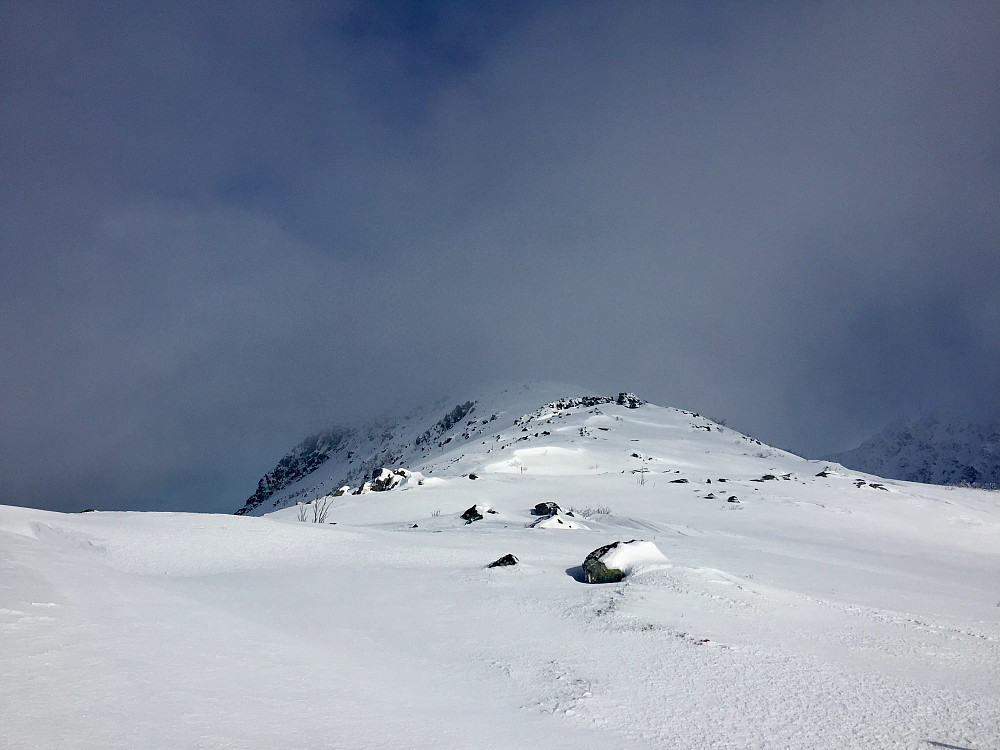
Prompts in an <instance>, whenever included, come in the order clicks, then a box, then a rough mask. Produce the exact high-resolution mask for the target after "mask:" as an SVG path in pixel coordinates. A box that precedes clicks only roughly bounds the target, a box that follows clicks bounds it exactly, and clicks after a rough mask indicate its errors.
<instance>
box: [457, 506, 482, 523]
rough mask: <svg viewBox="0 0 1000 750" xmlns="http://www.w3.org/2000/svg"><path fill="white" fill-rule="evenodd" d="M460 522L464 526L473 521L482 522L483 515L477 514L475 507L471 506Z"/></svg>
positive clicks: (477, 510) (477, 509)
mask: <svg viewBox="0 0 1000 750" xmlns="http://www.w3.org/2000/svg"><path fill="white" fill-rule="evenodd" d="M462 520H464V521H465V523H466V524H470V523H472V522H473V521H482V520H483V514H482V513H480V512H479V508H478V507H477V506H475V505H473V506H472V507H471V508H469V509H468V510H467V511H465V513H463V514H462Z"/></svg>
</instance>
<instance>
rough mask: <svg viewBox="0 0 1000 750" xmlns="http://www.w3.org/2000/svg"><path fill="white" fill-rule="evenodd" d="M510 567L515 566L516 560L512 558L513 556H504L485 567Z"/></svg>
mask: <svg viewBox="0 0 1000 750" xmlns="http://www.w3.org/2000/svg"><path fill="white" fill-rule="evenodd" d="M510 565H517V558H516V557H514V556H513V555H504V556H503V557H501V558H500V559H498V560H494V561H493V562H491V563H490V564H489V565H487V566H486V567H487V568H506V567H508V566H510Z"/></svg>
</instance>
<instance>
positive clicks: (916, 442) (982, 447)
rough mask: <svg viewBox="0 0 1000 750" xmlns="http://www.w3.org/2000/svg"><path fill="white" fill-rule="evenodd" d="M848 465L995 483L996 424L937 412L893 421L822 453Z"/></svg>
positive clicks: (936, 479)
mask: <svg viewBox="0 0 1000 750" xmlns="http://www.w3.org/2000/svg"><path fill="white" fill-rule="evenodd" d="M826 458H827V459H828V460H830V461H836V462H837V463H839V464H843V465H844V466H847V467H849V468H851V469H856V470H857V471H863V472H866V473H868V474H876V475H878V476H881V477H887V478H891V479H902V480H904V481H908V482H923V483H925V484H960V483H970V484H975V485H981V486H989V485H996V484H1000V423H996V422H993V423H987V424H971V423H969V422H968V421H965V420H962V419H960V418H958V417H956V416H954V415H951V414H946V413H939V414H934V415H930V416H925V417H920V418H918V419H908V420H901V421H899V422H896V423H894V424H892V425H890V426H889V427H887V428H886V429H885V430H883V431H882V432H880V433H879V434H878V435H876V436H874V437H872V438H869V439H868V440H866V441H865V442H863V443H862V444H861V445H859V446H858V447H857V448H854V449H853V450H849V451H844V452H842V453H835V454H833V455H830V456H826Z"/></svg>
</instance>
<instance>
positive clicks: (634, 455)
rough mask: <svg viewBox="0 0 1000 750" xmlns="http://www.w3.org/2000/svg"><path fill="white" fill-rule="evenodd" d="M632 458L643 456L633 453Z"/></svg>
mask: <svg viewBox="0 0 1000 750" xmlns="http://www.w3.org/2000/svg"><path fill="white" fill-rule="evenodd" d="M632 458H642V456H640V455H639V454H638V453H633V454H632Z"/></svg>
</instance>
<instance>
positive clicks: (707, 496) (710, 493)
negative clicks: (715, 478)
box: [705, 492, 715, 500]
mask: <svg viewBox="0 0 1000 750" xmlns="http://www.w3.org/2000/svg"><path fill="white" fill-rule="evenodd" d="M705 499H706V500H714V499H715V493H714V492H709V493H708V494H707V495H705Z"/></svg>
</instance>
